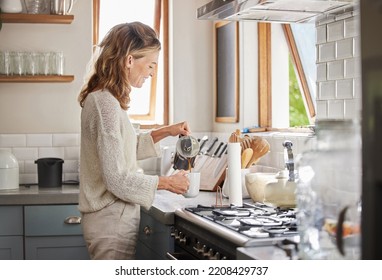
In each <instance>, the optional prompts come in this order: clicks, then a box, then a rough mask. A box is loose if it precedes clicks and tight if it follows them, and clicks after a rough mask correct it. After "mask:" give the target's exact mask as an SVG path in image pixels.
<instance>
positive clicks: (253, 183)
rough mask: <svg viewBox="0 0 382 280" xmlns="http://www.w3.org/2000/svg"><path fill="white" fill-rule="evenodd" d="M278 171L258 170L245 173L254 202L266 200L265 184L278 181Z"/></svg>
mask: <svg viewBox="0 0 382 280" xmlns="http://www.w3.org/2000/svg"><path fill="white" fill-rule="evenodd" d="M276 175H277V173H273V172H272V173H269V172H256V173H247V174H245V186H246V188H247V191H248V194H249V196H250V197H251V198H252V200H253V201H254V202H261V203H263V202H264V189H265V186H266V185H267V184H269V183H272V182H277V179H276Z"/></svg>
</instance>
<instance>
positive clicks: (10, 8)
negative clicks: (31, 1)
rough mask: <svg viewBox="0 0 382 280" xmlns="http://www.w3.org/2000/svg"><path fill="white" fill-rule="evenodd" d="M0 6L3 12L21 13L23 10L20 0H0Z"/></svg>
mask: <svg viewBox="0 0 382 280" xmlns="http://www.w3.org/2000/svg"><path fill="white" fill-rule="evenodd" d="M0 8H1V11H2V12H3V13H21V12H22V10H23V6H22V4H21V0H16V1H15V0H0Z"/></svg>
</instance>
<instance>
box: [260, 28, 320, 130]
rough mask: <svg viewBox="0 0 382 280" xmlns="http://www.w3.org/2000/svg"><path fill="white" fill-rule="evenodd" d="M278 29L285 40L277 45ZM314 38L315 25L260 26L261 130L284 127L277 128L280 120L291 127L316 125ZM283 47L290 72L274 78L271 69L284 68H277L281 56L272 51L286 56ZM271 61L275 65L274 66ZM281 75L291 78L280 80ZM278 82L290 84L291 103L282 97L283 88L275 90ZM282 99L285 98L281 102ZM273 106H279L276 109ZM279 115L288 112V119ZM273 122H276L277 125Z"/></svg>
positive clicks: (283, 115)
mask: <svg viewBox="0 0 382 280" xmlns="http://www.w3.org/2000/svg"><path fill="white" fill-rule="evenodd" d="M279 28H282V30H283V33H284V35H285V36H284V37H285V39H284V38H281V37H278V39H277V40H276V41H277V42H274V41H273V39H274V37H272V33H274V34H276V33H277V29H279ZM280 34H282V33H280ZM315 35H316V33H315V26H314V25H313V24H282V25H280V24H278V23H272V24H271V23H258V44H259V126H260V127H261V128H271V127H275V128H282V127H285V126H282V127H278V125H279V124H280V119H289V120H288V122H287V125H288V124H289V127H294V126H306V125H309V124H312V123H313V120H314V118H315V115H316V112H315V99H316V97H315V91H316V86H315V83H316V64H315V60H316V55H315V50H316V49H315V37H316V36H315ZM272 38H273V39H272ZM280 38H281V39H280ZM281 44H285V46H286V48H287V49H289V52H288V51H287V53H288V56H289V58H286V60H285V61H286V64H281V65H285V67H288V68H289V70H290V71H284V72H283V71H278V72H277V74H276V76H275V74H274V73H273V72H274V71H273V69H272V65H273V67H275V66H276V65H277V67H276V68H280V69H283V67H284V66H282V67H278V66H279V65H280V64H279V62H280V61H279V59H280V56H278V57H277V56H276V57H272V50H276V52H278V53H279V52H280V53H283V51H281V49H282V46H281ZM277 55H279V54H277ZM272 60H274V61H273V62H272ZM288 62H289V63H288ZM280 73H282V75H284V74H283V73H285V75H288V77H284V76H283V78H281V77H280V76H278V75H279V74H280ZM279 79H282V80H284V79H287V80H288V81H289V83H288V84H289V90H288V91H287V93H289V101H288V98H286V99H285V97H284V95H281V96H280V92H279V89H280V88H278V89H272V80H274V81H276V82H277V83H278V80H279ZM272 95H274V96H272ZM280 97H282V98H281V99H280ZM272 102H273V103H272ZM274 102H277V105H275V103H274ZM280 103H281V104H280ZM285 104H287V106H288V107H289V110H287V111H285V110H284V107H285V106H286V105H285ZM283 105H284V107H283ZM285 109H286V108H285ZM280 111H285V112H286V115H285V114H283V113H282V112H281V113H280ZM288 114H289V115H288ZM274 120H276V124H275V123H274ZM281 123H283V122H281ZM284 123H285V122H284Z"/></svg>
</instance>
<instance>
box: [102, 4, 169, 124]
mask: <svg viewBox="0 0 382 280" xmlns="http://www.w3.org/2000/svg"><path fill="white" fill-rule="evenodd" d="M155 1H156V0H139V1H132V0H129V1H126V0H100V17H99V41H102V39H103V37H104V36H105V35H106V33H107V32H108V31H109V30H110V29H111V28H112V27H113V26H115V25H117V24H120V23H124V22H133V21H140V22H143V23H145V24H147V25H149V26H151V27H154V16H155V15H154V13H155ZM160 40H161V41H162V38H160ZM158 65H159V67H158V69H157V86H156V103H157V104H155V105H156V106H155V107H156V109H155V116H154V118H155V119H153V120H146V121H140V122H141V123H142V124H150V123H159V124H161V123H163V73H162V72H163V71H162V68H161V66H162V65H163V55H162V52H160V54H159V61H158ZM151 83H152V81H150V83H147V82H146V83H144V85H143V87H142V88H133V90H132V92H131V96H130V98H131V102H130V108H129V110H128V114H129V115H148V114H149V113H150V102H151V101H152V100H150V94H151ZM160 106H161V107H160ZM151 113H152V112H151ZM158 113H159V114H158Z"/></svg>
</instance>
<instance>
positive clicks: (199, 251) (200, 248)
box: [193, 241, 203, 254]
mask: <svg viewBox="0 0 382 280" xmlns="http://www.w3.org/2000/svg"><path fill="white" fill-rule="evenodd" d="M193 248H194V250H195V252H196V253H197V254H202V253H203V246H202V243H200V241H198V242H197V243H196V245H195V247H193Z"/></svg>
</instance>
